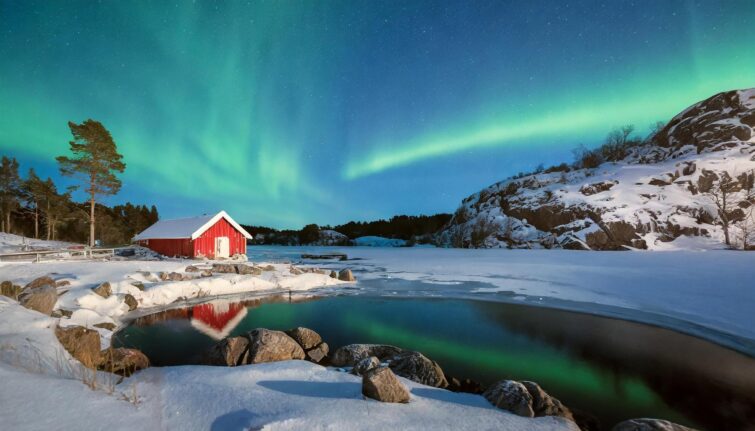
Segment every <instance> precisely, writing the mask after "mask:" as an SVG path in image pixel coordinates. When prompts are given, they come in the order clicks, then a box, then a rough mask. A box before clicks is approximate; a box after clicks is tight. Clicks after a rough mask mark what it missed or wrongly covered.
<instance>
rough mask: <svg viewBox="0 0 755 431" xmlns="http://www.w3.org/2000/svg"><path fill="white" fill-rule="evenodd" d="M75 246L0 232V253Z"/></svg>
mask: <svg viewBox="0 0 755 431" xmlns="http://www.w3.org/2000/svg"><path fill="white" fill-rule="evenodd" d="M76 245H77V244H74V243H71V242H64V241H45V240H41V239H31V238H26V237H23V236H19V235H14V234H11V233H3V232H0V253H17V252H23V251H31V250H56V249H61V248H68V247H72V246H76Z"/></svg>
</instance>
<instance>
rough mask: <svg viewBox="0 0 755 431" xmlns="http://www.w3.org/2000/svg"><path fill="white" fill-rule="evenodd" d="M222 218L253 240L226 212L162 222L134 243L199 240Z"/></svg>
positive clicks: (145, 232) (137, 237)
mask: <svg viewBox="0 0 755 431" xmlns="http://www.w3.org/2000/svg"><path fill="white" fill-rule="evenodd" d="M221 218H224V219H225V220H226V221H227V222H228V223H230V224H231V226H233V227H234V228H236V230H238V231H239V232H241V234H242V235H244V237H245V238H247V239H252V236H251V235H249V232H247V231H246V230H244V228H242V227H241V226H240V225H239V224H238V223H236V222H235V221H234V220H233V219H232V218H231V216H229V215H228V213H226V212H225V211H220V212H219V213H217V214H215V215H202V216H199V217H188V218H178V219H172V220H160V221H158V222H157V223H155V224H153V225H152V226H150V227H148V228H147V229H145V230H144V231H142V232H141V233H140V234H138V235H136V236H135V237H134V241H140V240H144V239H178V238H191V239H197V238H198V237H199V236H200V235H202V234H203V233H204V232H205V231H206V230H207V229H209V228H210V227H211V226H213V225H214V224H215V223H217V222H218V220H220V219H221Z"/></svg>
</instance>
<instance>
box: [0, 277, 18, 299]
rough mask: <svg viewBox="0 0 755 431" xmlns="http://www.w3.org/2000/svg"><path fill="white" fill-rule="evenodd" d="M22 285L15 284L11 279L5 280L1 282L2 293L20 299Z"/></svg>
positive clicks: (0, 292) (0, 289)
mask: <svg viewBox="0 0 755 431" xmlns="http://www.w3.org/2000/svg"><path fill="white" fill-rule="evenodd" d="M21 290H23V289H21V286H19V285H17V284H13V282H11V281H3V282H2V283H0V295H3V296H7V297H8V298H13V299H15V300H18V295H20V294H21Z"/></svg>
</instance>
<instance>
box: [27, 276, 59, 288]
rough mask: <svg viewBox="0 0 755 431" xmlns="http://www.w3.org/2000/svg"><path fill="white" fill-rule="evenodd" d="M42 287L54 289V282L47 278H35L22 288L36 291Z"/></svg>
mask: <svg viewBox="0 0 755 431" xmlns="http://www.w3.org/2000/svg"><path fill="white" fill-rule="evenodd" d="M43 286H52V287H55V280H53V279H52V278H50V277H47V276H45V277H39V278H35V279H34V280H32V281H31V283H28V284H27V285H26V286H24V289H36V288H38V287H43Z"/></svg>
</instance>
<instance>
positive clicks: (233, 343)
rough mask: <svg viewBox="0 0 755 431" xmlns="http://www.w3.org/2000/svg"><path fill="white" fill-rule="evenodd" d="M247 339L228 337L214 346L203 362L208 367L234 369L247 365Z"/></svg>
mask: <svg viewBox="0 0 755 431" xmlns="http://www.w3.org/2000/svg"><path fill="white" fill-rule="evenodd" d="M248 347H249V339H248V338H246V337H243V336H241V337H228V338H225V339H223V340H222V341H220V342H219V343H217V344H215V345H214V346H213V347H212V349H211V350H210V353H209V354H208V355H207V360H206V361H205V362H206V363H207V364H208V365H223V366H228V367H235V366H237V365H243V364H246V363H247V350H248Z"/></svg>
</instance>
